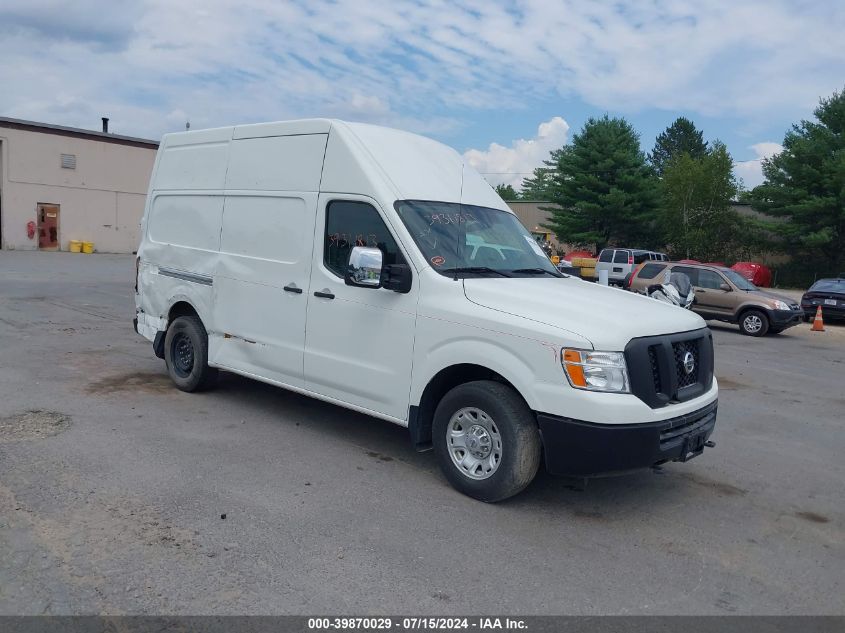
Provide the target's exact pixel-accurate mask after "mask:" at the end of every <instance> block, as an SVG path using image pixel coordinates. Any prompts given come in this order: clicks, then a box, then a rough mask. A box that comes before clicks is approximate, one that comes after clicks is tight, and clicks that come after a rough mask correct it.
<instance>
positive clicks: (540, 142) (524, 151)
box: [464, 116, 569, 190]
mask: <svg viewBox="0 0 845 633" xmlns="http://www.w3.org/2000/svg"><path fill="white" fill-rule="evenodd" d="M568 137H569V124H568V123H567V122H566V121H564V120H563V119H562V118H561V117H559V116H556V117H554V118H553V119H551V120H550V121H546V122H545V123H541V124H540V126H539V127H538V128H537V136H535V137H534V138H530V139H524V138H521V139H517V140H515V141H513V142H512V143H511V146H510V147H505V146H504V145H499V144H498V143H490V146H489V147H488V148H487V149H486V150H477V149H470V150H467V151H466V152H464V158H465V159H466V161H467V163H469V164H470V165H471V166H472V167H474V168H475V169H476V170H477V171H479V172H481V174H482V175H483V176H484V177H485V178H486V179H487V181H488V182H489V183H490V184H491V185H494V186H495V185H498V184H506V185H513V187H514V188H515V189H517V190H519V187H520V185H521V184H522V179H523V178H525V177H526V176H530V175H531V172H532V171H534V168H535V167H540V166H541V165H542V163H543V160H545V159H546V158H548V157H549V152H551V151H552V150H553V149H558V148H560V147H562V146H563V145H564V144H565V143H566V141H567V139H568Z"/></svg>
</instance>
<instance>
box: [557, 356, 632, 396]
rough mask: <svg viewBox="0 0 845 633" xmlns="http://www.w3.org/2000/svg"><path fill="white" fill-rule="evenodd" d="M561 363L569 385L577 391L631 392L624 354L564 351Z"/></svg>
mask: <svg viewBox="0 0 845 633" xmlns="http://www.w3.org/2000/svg"><path fill="white" fill-rule="evenodd" d="M560 362H561V364H562V365H563V371H564V373H565V374H566V378H567V379H568V380H569V384H570V385H572V386H573V387H575V388H576V389H587V390H589V391H611V392H616V393H630V391H631V390H630V387H629V383H628V368H627V366H626V365H625V356H624V355H623V354H622V352H594V351H592V350H582V349H563V350H561V352H560Z"/></svg>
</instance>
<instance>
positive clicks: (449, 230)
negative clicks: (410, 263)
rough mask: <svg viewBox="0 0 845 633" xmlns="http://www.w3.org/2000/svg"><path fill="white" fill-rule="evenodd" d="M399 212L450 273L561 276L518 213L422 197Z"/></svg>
mask: <svg viewBox="0 0 845 633" xmlns="http://www.w3.org/2000/svg"><path fill="white" fill-rule="evenodd" d="M396 210H397V212H398V213H399V217H400V218H401V219H402V222H403V223H404V224H405V226H406V227H407V229H408V231H409V232H410V233H411V236H412V237H413V238H414V241H415V242H416V244H417V246H418V247H419V248H420V250H421V251H422V253H423V255H424V256H425V258H426V259H427V260H428V261H429V263H430V264H431V266H432V267H433V268H434V269H435V270H437V271H438V272H440V273H442V274H444V275H450V274H456V273H462V274H470V275H473V276H484V275H489V276H508V277H532V276H549V275H552V276H555V277H558V276H560V274H559V273H558V272H557V269H556V268H555V267H554V265H553V264H552V263H551V261H550V260H549V258H548V257H547V256H546V254H545V253H544V252H543V249H542V248H541V247H540V245H539V244H538V243H537V241H536V240H535V239H534V237H533V236H532V235H531V233H529V232H528V231H527V230H526V229H525V227H524V226H522V224H521V223H520V222H519V220H518V219H517V218H516V216H515V215H513V214H512V213H508V212H507V211H501V210H499V209H490V208H487V207H478V206H474V205H465V204H456V203H447V202H429V201H422V200H405V201H401V202H398V203H397V204H396ZM456 269H457V270H456ZM500 273H505V274H500Z"/></svg>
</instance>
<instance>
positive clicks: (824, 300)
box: [801, 275, 845, 320]
mask: <svg viewBox="0 0 845 633" xmlns="http://www.w3.org/2000/svg"><path fill="white" fill-rule="evenodd" d="M819 306H821V307H822V315H823V317H824V318H825V319H828V318H833V319H845V275H842V276H840V277H835V278H831V279H819V280H818V281H817V282H816V283H814V284H813V285H812V286H810V289H809V290H808V291H807V292H805V293H804V296H802V297H801V308H802V309H803V310H804V316H805V317H806V318H807V319H808V320H809V319H812V318H813V317H814V316H815V315H816V310H818V308H819Z"/></svg>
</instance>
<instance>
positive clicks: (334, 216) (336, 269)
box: [323, 200, 405, 277]
mask: <svg viewBox="0 0 845 633" xmlns="http://www.w3.org/2000/svg"><path fill="white" fill-rule="evenodd" d="M355 246H370V247H373V248H379V249H381V252H382V253H384V264H385V265H388V264H404V263H405V258H404V257H403V256H402V253H400V252H399V247H398V246H397V245H396V240H394V239H393V236H392V235H391V234H390V231H388V230H387V226H386V225H385V223H384V220H382V219H381V216H380V215H379V214H378V211H376V209H375V208H374V207H373V206H372V205H371V204H367V203H366V202H353V201H350V200H335V201H333V202H330V203H329V205H328V207H326V229H325V232H324V234H323V262H324V263H325V265H326V268H328V269H329V270H330V271H332V272H333V273H334V274H335V275H337V276H338V277H343V275H344V273H345V272H346V265H347V262H348V261H349V253H350V251H351V250H352V248H353V247H355Z"/></svg>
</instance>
